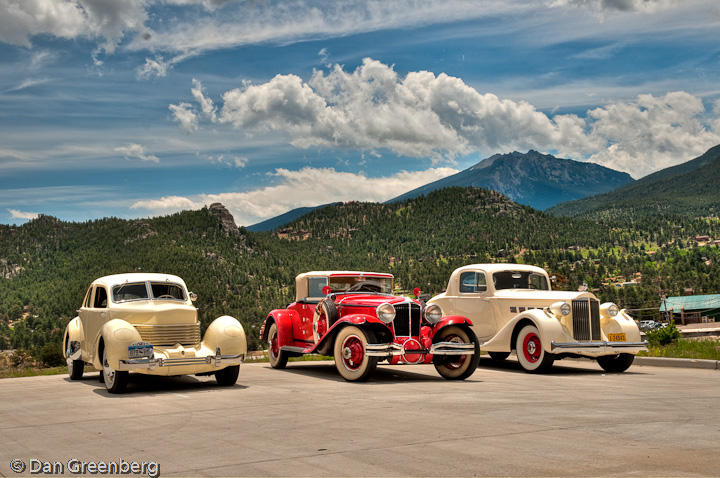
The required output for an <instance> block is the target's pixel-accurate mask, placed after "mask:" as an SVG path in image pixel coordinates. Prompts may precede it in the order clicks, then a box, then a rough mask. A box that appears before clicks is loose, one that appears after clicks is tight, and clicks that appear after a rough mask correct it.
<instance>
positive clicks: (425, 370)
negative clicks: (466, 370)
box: [0, 359, 720, 476]
mask: <svg viewBox="0 0 720 478" xmlns="http://www.w3.org/2000/svg"><path fill="white" fill-rule="evenodd" d="M719 399H720V372H718V371H714V370H699V369H681V368H659V367H639V366H634V367H632V368H630V370H629V371H628V372H627V373H624V374H621V375H607V374H604V373H603V372H602V370H601V369H600V368H599V367H598V366H597V365H596V364H595V363H593V362H589V361H588V362H571V361H565V362H560V365H559V366H556V367H555V369H554V370H553V372H552V373H550V374H547V375H528V374H525V373H523V372H521V371H520V370H519V367H518V365H517V364H516V363H515V362H513V361H508V362H506V363H504V364H501V365H500V366H498V365H494V364H491V363H490V362H489V360H487V359H483V360H482V361H481V368H480V369H479V370H478V371H477V372H476V373H475V374H474V375H473V376H472V377H471V378H470V379H469V380H467V381H465V382H448V381H446V380H443V379H442V378H440V377H439V376H438V375H437V373H436V372H435V369H434V368H433V367H432V366H424V365H423V366H400V367H398V366H396V367H390V366H380V367H379V368H378V371H377V372H376V374H375V375H374V377H373V378H372V379H371V381H369V382H367V383H361V384H354V383H347V382H345V381H343V380H342V379H340V377H339V376H338V375H337V373H336V372H335V370H334V368H333V366H332V363H329V362H296V363H291V364H290V365H289V366H288V368H287V369H286V370H282V371H280V370H273V369H271V368H270V367H269V366H268V364H248V365H244V366H243V367H242V368H241V371H240V379H239V380H238V384H237V385H236V386H235V387H232V388H230V389H220V388H218V387H217V386H215V381H214V380H213V379H212V378H209V377H182V378H160V379H158V378H149V377H143V376H135V377H134V378H133V379H132V381H131V385H130V388H129V393H127V394H125V395H121V396H113V395H108V394H107V393H106V392H105V390H104V388H103V386H102V384H100V383H99V382H98V380H97V374H96V373H93V374H92V378H87V379H85V380H83V381H81V382H70V381H68V380H67V377H66V376H64V375H57V376H49V377H30V378H20V379H5V380H0V404H1V405H2V406H1V408H0V436H2V446H1V447H0V475H1V476H19V475H15V474H14V473H13V472H12V471H10V469H9V465H8V464H9V463H10V461H11V460H12V459H14V458H19V459H21V460H25V461H26V460H28V459H29V458H37V459H41V460H48V461H61V462H66V461H67V460H68V459H69V458H78V459H80V460H105V461H108V460H110V461H111V460H117V459H118V458H122V459H124V460H138V461H142V460H145V461H148V460H153V461H156V462H158V463H159V464H160V473H161V476H169V475H180V476H195V475H203V476H278V475H282V476H478V475H479V476H600V475H603V476H604V475H616V476H634V475H641V476H691V475H702V476H718V475H720V449H719V446H720V413H718V400H719Z"/></svg>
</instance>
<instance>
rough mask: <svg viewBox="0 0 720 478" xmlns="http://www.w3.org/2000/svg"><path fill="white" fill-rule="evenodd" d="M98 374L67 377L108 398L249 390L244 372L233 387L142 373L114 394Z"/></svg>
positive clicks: (213, 380) (189, 376)
mask: <svg viewBox="0 0 720 478" xmlns="http://www.w3.org/2000/svg"><path fill="white" fill-rule="evenodd" d="M99 377H100V374H99V373H98V372H88V373H86V374H85V375H84V376H83V378H82V379H81V380H70V378H69V377H65V380H66V381H68V382H74V383H77V384H82V385H86V386H88V387H92V388H93V392H95V393H97V394H98V395H102V396H104V397H107V398H122V397H124V396H127V395H132V396H135V397H137V396H147V395H158V394H163V393H177V392H192V391H203V390H215V389H217V390H227V389H230V390H237V389H245V388H248V387H247V386H245V385H242V384H241V382H242V370H241V372H240V377H239V378H238V383H236V384H235V385H233V386H232V387H220V386H219V385H218V384H217V383H216V382H215V379H214V377H207V379H199V378H198V377H195V376H193V375H178V376H174V377H165V376H158V375H145V374H140V373H131V374H130V376H129V380H128V385H127V389H126V390H125V392H124V393H122V394H112V393H109V392H108V391H107V390H106V389H105V384H104V383H103V382H102V381H101V380H100V378H99Z"/></svg>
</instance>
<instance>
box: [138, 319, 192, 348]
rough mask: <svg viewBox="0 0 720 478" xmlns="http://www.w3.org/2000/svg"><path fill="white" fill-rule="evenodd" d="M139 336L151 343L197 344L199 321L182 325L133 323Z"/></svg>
mask: <svg viewBox="0 0 720 478" xmlns="http://www.w3.org/2000/svg"><path fill="white" fill-rule="evenodd" d="M134 327H135V329H137V331H138V332H140V337H141V338H142V339H143V340H144V341H145V342H150V343H151V344H153V345H175V344H181V345H197V344H199V343H200V323H199V322H198V323H195V324H183V325H135V326H134Z"/></svg>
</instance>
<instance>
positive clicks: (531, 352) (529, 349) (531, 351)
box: [527, 342, 535, 355]
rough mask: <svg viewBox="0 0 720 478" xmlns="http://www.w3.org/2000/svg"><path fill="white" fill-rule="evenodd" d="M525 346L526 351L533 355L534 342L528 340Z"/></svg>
mask: <svg viewBox="0 0 720 478" xmlns="http://www.w3.org/2000/svg"><path fill="white" fill-rule="evenodd" d="M527 348H528V352H529V353H530V354H531V355H534V354H535V342H529V343H528V347H527Z"/></svg>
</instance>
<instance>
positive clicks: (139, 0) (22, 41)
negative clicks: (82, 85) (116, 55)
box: [0, 0, 149, 53]
mask: <svg viewBox="0 0 720 478" xmlns="http://www.w3.org/2000/svg"><path fill="white" fill-rule="evenodd" d="M148 3H149V2H148V1H147V0H122V1H108V0H1V1H0V41H3V42H5V43H11V44H15V45H22V46H27V47H29V46H31V38H32V37H33V36H35V35H40V34H47V35H53V36H55V37H58V38H66V39H74V38H79V37H85V38H92V39H101V40H102V43H101V44H100V47H101V48H102V49H104V50H105V51H107V52H110V53H111V52H113V51H114V50H115V47H116V45H117V44H118V42H120V40H122V38H123V37H124V35H125V34H126V33H127V32H129V31H139V30H141V29H142V28H143V25H144V23H145V21H146V20H147V11H146V7H147V4H148Z"/></svg>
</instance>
